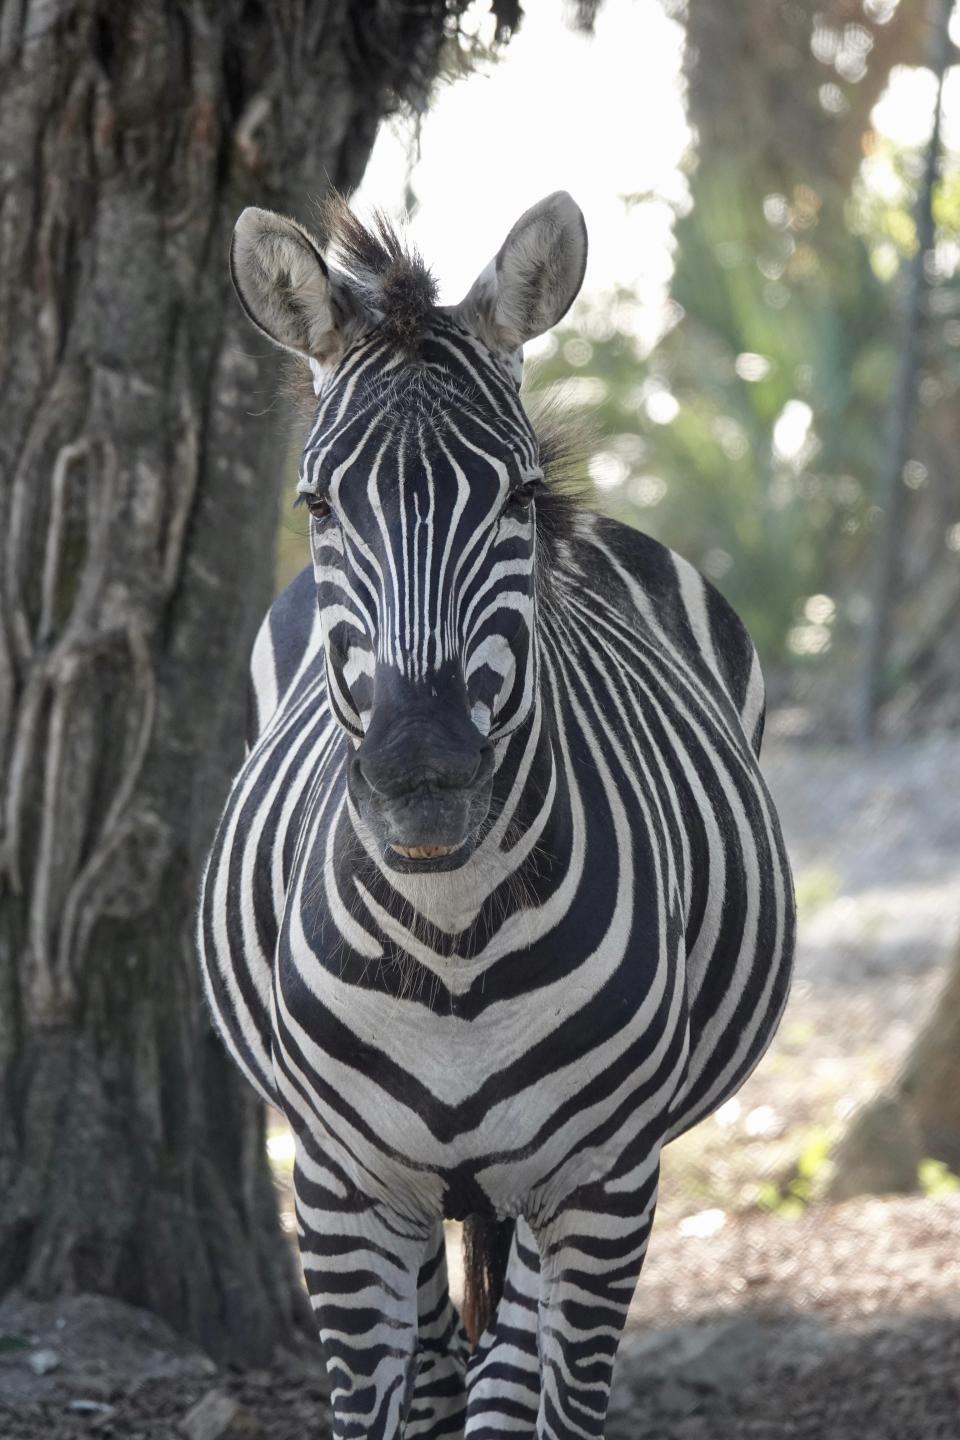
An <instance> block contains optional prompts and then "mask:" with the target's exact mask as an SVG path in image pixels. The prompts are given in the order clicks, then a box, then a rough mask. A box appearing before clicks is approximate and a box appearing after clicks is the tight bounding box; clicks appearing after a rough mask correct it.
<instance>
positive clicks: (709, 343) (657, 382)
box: [535, 172, 894, 665]
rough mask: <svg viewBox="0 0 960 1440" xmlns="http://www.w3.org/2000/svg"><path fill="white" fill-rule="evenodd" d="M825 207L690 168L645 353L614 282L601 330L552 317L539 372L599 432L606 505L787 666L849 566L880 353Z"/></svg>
mask: <svg viewBox="0 0 960 1440" xmlns="http://www.w3.org/2000/svg"><path fill="white" fill-rule="evenodd" d="M833 208H834V209H837V204H836V202H835V203H834V206H833ZM823 209H824V201H823V199H822V197H821V196H820V195H819V194H817V193H816V192H814V191H813V190H812V189H810V188H809V187H806V188H805V189H804V190H803V193H802V194H800V195H799V196H794V198H793V200H792V201H791V202H788V201H787V200H786V199H785V198H784V197H782V196H767V197H761V196H756V195H746V196H745V195H744V193H743V189H742V184H741V183H740V182H739V181H738V177H737V175H736V174H735V173H732V172H731V173H729V174H722V173H720V174H714V175H712V176H711V177H710V178H709V180H706V179H704V180H701V181H700V183H699V184H698V186H697V190H696V203H695V205H694V208H693V210H692V211H691V213H690V214H689V215H688V216H686V217H684V218H682V219H681V220H680V221H678V223H677V226H676V240H677V262H676V272H675V276H674V281H673V286H672V298H673V304H674V307H675V311H674V313H675V315H676V316H677V322H676V323H675V324H674V325H673V326H672V328H671V329H669V330H668V332H667V333H666V334H665V335H664V337H663V338H662V340H661V341H660V343H659V344H658V345H657V347H656V348H655V349H654V351H653V353H652V354H651V355H650V356H649V357H646V358H643V357H641V355H640V354H639V353H638V348H637V346H636V343H635V341H634V340H633V338H632V337H631V336H630V335H629V334H628V333H624V332H623V331H622V330H619V329H617V328H616V317H617V315H618V313H621V312H622V313H625V314H627V315H629V313H630V302H631V301H634V298H635V297H632V296H629V295H623V294H621V295H620V296H619V297H618V298H617V299H616V300H615V302H614V303H613V305H612V306H611V315H612V318H613V324H612V325H611V327H610V333H605V332H604V329H603V327H602V326H600V325H598V324H597V322H596V319H595V317H594V318H592V319H591V320H590V322H589V326H588V327H586V328H585V327H583V325H582V323H581V325H580V326H573V325H571V326H569V327H567V328H566V329H565V331H564V332H563V333H562V334H561V335H560V336H559V343H558V345H557V347H556V349H555V350H554V352H553V354H552V355H551V356H550V357H549V358H548V359H546V360H545V361H544V362H543V363H542V364H541V365H540V367H539V369H538V372H537V375H536V379H535V383H536V385H538V386H540V385H546V384H552V383H556V382H567V383H568V389H569V393H570V396H571V399H572V401H573V405H574V408H580V409H582V410H584V411H585V412H588V413H589V416H590V418H591V420H592V421H593V422H594V425H595V428H596V429H597V430H598V431H599V432H600V433H601V434H603V435H604V436H605V437H608V438H605V440H604V451H603V453H602V455H601V456H600V457H599V458H597V459H595V462H594V464H595V474H596V475H597V477H598V478H599V480H600V481H601V484H602V482H603V480H604V479H605V478H607V479H610V478H611V477H613V478H615V479H616V484H615V485H611V486H609V487H608V488H602V489H601V488H599V487H598V500H599V503H600V504H601V506H602V508H604V509H606V510H607V511H608V512H609V513H612V514H614V515H615V516H616V517H617V518H619V519H622V520H625V521H626V522H627V523H630V524H634V525H637V526H639V527H640V528H642V529H644V530H646V531H648V532H649V533H651V534H653V535H654V536H655V537H656V538H657V539H659V540H662V541H663V542H664V543H665V544H668V545H670V546H671V547H672V548H674V549H676V550H678V551H679V552H680V553H681V554H683V555H685V556H686V557H687V558H688V559H689V560H691V561H692V562H693V563H694V564H695V565H697V566H698V568H700V569H701V570H702V571H703V572H704V573H705V574H706V575H707V577H708V578H709V579H711V580H712V581H713V582H714V583H715V584H717V586H718V587H719V588H720V589H721V590H722V591H723V592H724V594H725V595H726V596H727V598H728V599H729V600H730V601H731V602H732V604H733V605H734V606H735V608H736V609H737V610H738V611H739V613H740V614H741V615H742V616H743V618H744V620H745V621H746V623H747V625H748V628H749V629H750V631H751V634H752V635H753V638H754V640H755V642H756V644H757V645H758V648H759V649H760V651H761V654H762V655H763V657H764V658H765V659H766V660H768V661H769V660H773V661H777V660H784V659H789V660H790V661H791V662H792V663H794V664H801V665H803V664H814V663H816V662H817V660H818V659H819V658H820V657H821V656H822V655H823V654H825V653H826V652H827V651H828V650H829V649H830V647H831V644H832V642H833V639H834V634H835V629H836V626H837V622H838V621H842V620H843V618H844V617H843V615H842V611H841V606H840V605H838V603H837V600H838V598H839V599H840V600H841V601H842V600H843V598H844V591H845V589H847V588H849V586H848V585H847V584H846V579H847V577H849V576H851V575H856V574H858V573H859V571H860V569H861V567H862V562H863V554H864V548H865V541H866V537H867V511H868V504H869V477H870V476H871V475H872V473H873V471H874V469H875V468H876V462H877V450H878V443H879V438H880V434H881V430H882V426H881V419H882V413H883V408H884V405H885V397H886V392H887V387H888V385H889V380H890V376H891V374H892V369H893V363H894V353H893V346H892V341H891V339H890V297H889V294H888V287H886V286H885V285H884V283H883V282H882V281H881V280H880V278H879V277H878V276H877V274H876V273H875V270H874V268H873V266H872V265H871V261H870V255H869V253H868V250H867V247H866V245H865V243H864V242H863V240H862V239H861V238H860V237H858V236H852V235H849V234H847V233H846V232H844V237H843V240H844V243H842V244H836V243H833V241H832V240H831V239H830V237H829V236H828V235H827V234H826V228H827V227H825V226H824V235H823V237H820V238H821V239H822V243H820V244H817V245H815V243H814V237H815V232H816V231H817V227H818V226H821V225H823V224H824V222H823V220H822V212H823ZM591 330H592V334H591V333H590V331H591ZM583 342H586V346H587V348H586V349H584V348H583ZM578 346H579V347H580V348H578ZM571 380H573V382H574V383H573V385H572V386H570V385H569V382H570V381H571ZM585 382H592V384H590V383H585ZM604 466H606V467H607V469H608V474H607V476H606V477H605V475H604V468H603V467H604Z"/></svg>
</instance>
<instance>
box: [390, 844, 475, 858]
mask: <svg viewBox="0 0 960 1440" xmlns="http://www.w3.org/2000/svg"><path fill="white" fill-rule="evenodd" d="M390 849H391V850H392V851H394V853H395V854H397V855H402V856H403V858H404V859H405V860H439V859H440V857H441V855H452V854H453V852H454V850H459V849H460V846H459V845H391V846H390Z"/></svg>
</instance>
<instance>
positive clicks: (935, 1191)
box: [917, 1160, 960, 1199]
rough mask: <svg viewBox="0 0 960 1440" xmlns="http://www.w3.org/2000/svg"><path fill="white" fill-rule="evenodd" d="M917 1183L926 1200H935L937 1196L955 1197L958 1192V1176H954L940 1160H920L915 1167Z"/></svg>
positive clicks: (959, 1186) (959, 1183) (959, 1179)
mask: <svg viewBox="0 0 960 1440" xmlns="http://www.w3.org/2000/svg"><path fill="white" fill-rule="evenodd" d="M917 1181H918V1183H919V1185H920V1189H921V1190H922V1191H923V1193H924V1195H926V1196H927V1198H928V1199H935V1198H936V1197H937V1196H938V1195H955V1194H956V1193H957V1192H958V1191H960V1175H954V1173H953V1171H952V1170H950V1168H949V1167H948V1166H947V1165H945V1164H944V1162H943V1161H942V1160H921V1161H920V1164H919V1165H918V1166H917Z"/></svg>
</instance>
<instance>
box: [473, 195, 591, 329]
mask: <svg viewBox="0 0 960 1440" xmlns="http://www.w3.org/2000/svg"><path fill="white" fill-rule="evenodd" d="M586 266H587V227H586V224H585V223H584V219H583V214H582V212H581V210H580V207H579V205H577V203H576V201H575V200H573V199H572V198H571V197H570V196H569V195H568V194H567V192H566V191H565V190H556V191H554V193H553V194H552V195H548V196H547V197H546V199H545V200H541V201H540V202H539V204H537V205H533V206H532V207H531V208H530V209H529V210H527V211H526V212H525V213H524V214H523V215H521V216H520V219H519V220H518V221H517V223H516V224H515V225H514V227H513V229H512V230H511V231H510V234H509V235H508V236H507V238H506V240H504V242H503V244H502V245H501V246H500V249H499V250H498V251H497V254H496V255H495V256H494V258H493V260H491V261H490V264H489V265H488V266H487V268H486V269H485V270H484V271H483V272H482V274H481V275H479V276H478V278H477V279H476V280H475V281H474V283H473V286H472V287H471V289H470V291H469V293H468V294H467V296H466V298H465V299H463V300H461V302H460V304H459V305H457V306H456V307H455V309H454V312H453V313H454V316H455V318H456V319H457V320H459V322H460V324H461V325H465V326H466V327H467V329H468V330H472V331H473V332H474V334H476V335H478V336H479V337H480V339H481V340H483V341H484V342H485V343H486V344H487V345H489V346H490V347H491V349H494V350H499V351H503V352H505V353H506V354H508V355H513V354H514V353H515V352H516V351H517V350H519V349H520V348H521V347H522V346H523V345H524V344H526V342H527V341H528V340H532V339H533V338H534V336H536V335H543V334H544V332H545V331H547V330H550V329H552V327H553V326H554V325H556V323H557V321H558V320H561V319H562V318H563V316H564V315H565V314H566V313H567V311H568V310H569V308H570V306H571V305H572V304H573V302H574V300H575V299H576V297H577V293H578V292H579V289H580V286H581V285H582V284H583V273H584V270H585V269H586Z"/></svg>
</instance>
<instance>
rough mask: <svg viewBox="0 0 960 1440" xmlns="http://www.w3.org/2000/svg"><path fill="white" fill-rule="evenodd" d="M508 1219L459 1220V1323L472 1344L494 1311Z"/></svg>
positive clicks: (500, 1288)
mask: <svg viewBox="0 0 960 1440" xmlns="http://www.w3.org/2000/svg"><path fill="white" fill-rule="evenodd" d="M513 1229H514V1222H513V1221H512V1220H484V1219H482V1218H481V1217H480V1216H479V1215H468V1216H467V1218H466V1219H465V1220H464V1222H463V1272H464V1283H463V1323H464V1325H465V1326H466V1330H467V1335H468V1337H469V1340H470V1344H471V1345H474V1346H475V1345H476V1343H477V1341H478V1340H479V1339H480V1336H481V1335H482V1334H483V1332H484V1330H486V1328H487V1326H488V1325H489V1324H490V1321H491V1320H492V1319H493V1317H494V1314H495V1313H496V1309H497V1306H498V1305H499V1303H500V1297H501V1295H502V1294H503V1282H504V1278H505V1276H506V1273H507V1259H508V1257H509V1255H510V1242H511V1240H512V1239H513Z"/></svg>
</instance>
